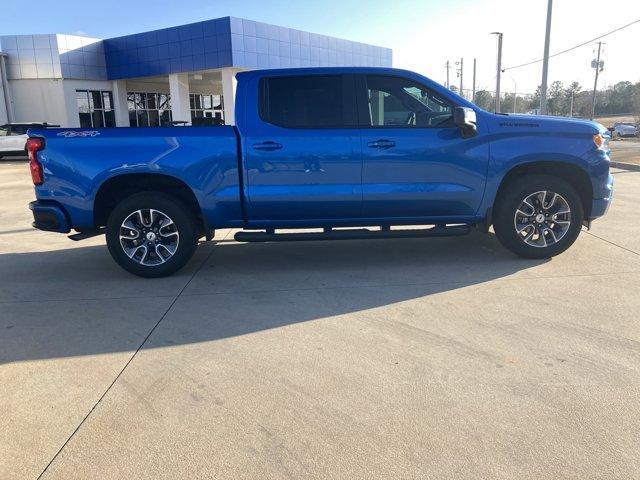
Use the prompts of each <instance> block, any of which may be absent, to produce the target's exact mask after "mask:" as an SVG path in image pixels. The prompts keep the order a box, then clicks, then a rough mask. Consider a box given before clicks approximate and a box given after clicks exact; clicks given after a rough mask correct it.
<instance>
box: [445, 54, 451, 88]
mask: <svg viewBox="0 0 640 480" xmlns="http://www.w3.org/2000/svg"><path fill="white" fill-rule="evenodd" d="M444 67H445V68H446V69H447V84H446V85H445V86H446V87H447V88H449V69H450V68H451V67H450V66H449V60H447V63H446V64H445V65H444Z"/></svg>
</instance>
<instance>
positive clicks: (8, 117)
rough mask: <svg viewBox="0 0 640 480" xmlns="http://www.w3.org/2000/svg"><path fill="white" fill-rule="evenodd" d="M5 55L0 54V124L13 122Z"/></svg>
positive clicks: (13, 116)
mask: <svg viewBox="0 0 640 480" xmlns="http://www.w3.org/2000/svg"><path fill="white" fill-rule="evenodd" d="M5 60H6V54H4V53H2V52H0V122H2V123H3V124H4V123H8V122H13V121H15V115H14V114H13V100H12V98H11V91H10V90H9V81H8V80H7V63H6V61H5Z"/></svg>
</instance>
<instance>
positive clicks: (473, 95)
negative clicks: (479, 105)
mask: <svg viewBox="0 0 640 480" xmlns="http://www.w3.org/2000/svg"><path fill="white" fill-rule="evenodd" d="M471 101H472V102H473V103H476V59H475V58H474V59H473V88H472V89H471Z"/></svg>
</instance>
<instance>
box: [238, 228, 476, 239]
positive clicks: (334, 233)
mask: <svg viewBox="0 0 640 480" xmlns="http://www.w3.org/2000/svg"><path fill="white" fill-rule="evenodd" d="M470 230H471V227H469V225H453V226H435V227H431V228H420V229H411V230H390V229H389V228H386V227H383V229H382V230H369V229H367V228H358V229H349V230H332V229H325V231H324V232H294V233H275V232H274V231H273V230H271V231H267V232H246V231H241V232H238V233H236V234H235V235H234V237H233V238H235V240H236V241H238V242H296V241H313V240H362V239H374V238H423V237H452V236H460V235H466V234H467V233H469V231H470Z"/></svg>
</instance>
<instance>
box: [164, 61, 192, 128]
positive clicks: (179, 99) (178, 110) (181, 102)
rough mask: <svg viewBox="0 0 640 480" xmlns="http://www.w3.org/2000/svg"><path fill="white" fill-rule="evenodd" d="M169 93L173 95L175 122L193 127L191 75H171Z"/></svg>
mask: <svg viewBox="0 0 640 480" xmlns="http://www.w3.org/2000/svg"><path fill="white" fill-rule="evenodd" d="M169 93H170V95H171V116H172V117H173V121H174V122H188V125H191V109H190V107H189V74H187V73H171V74H169Z"/></svg>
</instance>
